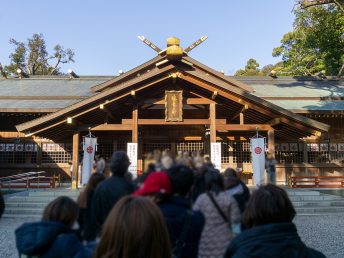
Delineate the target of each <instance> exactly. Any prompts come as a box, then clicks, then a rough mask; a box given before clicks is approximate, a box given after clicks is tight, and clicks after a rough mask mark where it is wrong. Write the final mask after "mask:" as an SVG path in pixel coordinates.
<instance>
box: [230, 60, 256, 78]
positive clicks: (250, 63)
mask: <svg viewBox="0 0 344 258" xmlns="http://www.w3.org/2000/svg"><path fill="white" fill-rule="evenodd" d="M235 75H236V76H255V75H260V70H259V64H258V62H257V61H256V60H255V59H253V58H250V59H249V60H247V63H246V66H245V69H244V70H243V69H239V70H238V71H236V72H235Z"/></svg>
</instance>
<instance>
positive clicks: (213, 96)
mask: <svg viewBox="0 0 344 258" xmlns="http://www.w3.org/2000/svg"><path fill="white" fill-rule="evenodd" d="M217 94H218V92H217V90H214V92H213V94H212V95H211V99H215V98H216V96H217Z"/></svg>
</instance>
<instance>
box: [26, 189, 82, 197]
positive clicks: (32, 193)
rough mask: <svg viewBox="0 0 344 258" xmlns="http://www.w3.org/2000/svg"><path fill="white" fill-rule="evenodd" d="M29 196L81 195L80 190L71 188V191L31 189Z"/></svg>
mask: <svg viewBox="0 0 344 258" xmlns="http://www.w3.org/2000/svg"><path fill="white" fill-rule="evenodd" d="M29 196H51V197H58V196H68V197H75V196H79V191H75V190H70V191H49V190H46V191H29Z"/></svg>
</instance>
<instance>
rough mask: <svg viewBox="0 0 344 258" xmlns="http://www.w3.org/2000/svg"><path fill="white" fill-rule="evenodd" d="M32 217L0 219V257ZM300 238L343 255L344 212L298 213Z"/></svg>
mask: <svg viewBox="0 0 344 258" xmlns="http://www.w3.org/2000/svg"><path fill="white" fill-rule="evenodd" d="M27 221H32V219H23V218H2V219H0V258H17V257H18V254H17V250H16V247H15V240H14V230H15V229H16V228H17V227H18V226H19V225H21V224H22V223H24V222H27ZM294 222H295V224H296V226H297V228H298V231H299V234H300V236H301V238H302V240H303V241H304V242H305V243H306V244H307V245H308V246H310V247H313V248H315V249H317V250H319V251H322V252H323V253H324V254H325V255H326V256H327V257H329V258H343V257H344V248H343V242H344V230H343V228H344V214H331V215H325V214H323V215H305V216H303V215H300V216H297V217H296V218H295V220H294Z"/></svg>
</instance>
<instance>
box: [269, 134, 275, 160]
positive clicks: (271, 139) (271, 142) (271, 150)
mask: <svg viewBox="0 0 344 258" xmlns="http://www.w3.org/2000/svg"><path fill="white" fill-rule="evenodd" d="M268 150H269V153H270V154H271V158H273V159H274V158H275V130H268Z"/></svg>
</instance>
